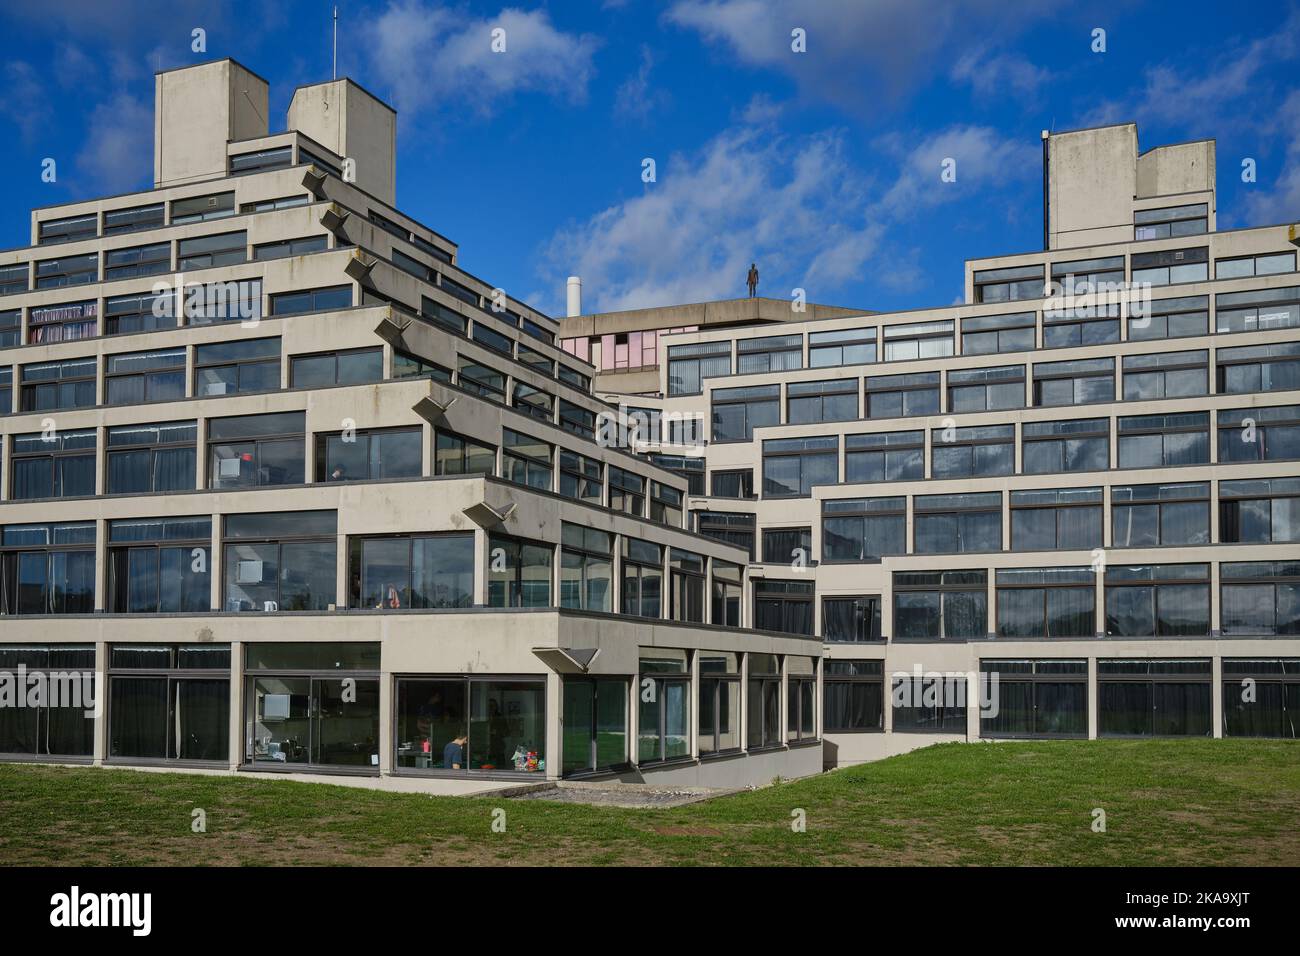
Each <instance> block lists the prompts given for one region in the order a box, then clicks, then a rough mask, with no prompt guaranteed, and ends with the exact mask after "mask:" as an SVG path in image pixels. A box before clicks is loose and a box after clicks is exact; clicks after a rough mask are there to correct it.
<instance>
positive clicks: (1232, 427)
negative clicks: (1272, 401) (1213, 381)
mask: <svg viewBox="0 0 1300 956" xmlns="http://www.w3.org/2000/svg"><path fill="white" fill-rule="evenodd" d="M1296 458H1300V406H1296V405H1288V406H1275V407H1273V408H1236V409H1226V410H1223V411H1220V412H1219V461H1220V462H1224V463H1226V462H1234V461H1290V460H1293V459H1296Z"/></svg>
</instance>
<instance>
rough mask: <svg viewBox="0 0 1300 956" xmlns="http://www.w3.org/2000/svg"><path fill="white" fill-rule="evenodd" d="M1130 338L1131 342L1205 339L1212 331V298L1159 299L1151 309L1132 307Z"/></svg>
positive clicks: (1129, 327)
mask: <svg viewBox="0 0 1300 956" xmlns="http://www.w3.org/2000/svg"><path fill="white" fill-rule="evenodd" d="M1128 309H1129V319H1128V338H1129V341H1130V342H1140V341H1145V340H1150V339H1177V338H1185V337H1187V336H1192V335H1206V334H1208V333H1209V331H1210V297H1209V296H1208V295H1192V296H1183V297H1181V298H1177V299H1156V300H1154V301H1153V302H1152V303H1151V305H1150V308H1145V307H1144V306H1143V304H1142V303H1141V302H1140V301H1138V302H1132V303H1129V306H1128Z"/></svg>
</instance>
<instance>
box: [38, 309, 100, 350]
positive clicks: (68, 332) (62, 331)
mask: <svg viewBox="0 0 1300 956" xmlns="http://www.w3.org/2000/svg"><path fill="white" fill-rule="evenodd" d="M98 316H99V303H98V302H93V301H92V302H69V303H65V304H63V305H42V306H35V305H34V306H32V307H31V308H30V309H29V310H28V312H27V342H28V344H29V345H45V344H49V343H52V342H76V341H79V340H81V339H89V338H93V337H94V336H95V335H96V334H97V333H96V331H95V329H96V326H97V325H98V321H97V320H98Z"/></svg>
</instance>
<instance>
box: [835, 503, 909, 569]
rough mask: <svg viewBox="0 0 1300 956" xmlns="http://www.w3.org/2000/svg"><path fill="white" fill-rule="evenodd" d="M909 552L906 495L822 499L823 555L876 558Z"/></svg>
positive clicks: (864, 559) (836, 559)
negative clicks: (903, 496)
mask: <svg viewBox="0 0 1300 956" xmlns="http://www.w3.org/2000/svg"><path fill="white" fill-rule="evenodd" d="M906 553H907V499H906V498H833V499H832V498H828V499H825V500H823V501H822V559H823V560H825V561H876V560H879V559H880V558H881V557H882V556H884V555H887V554H906Z"/></svg>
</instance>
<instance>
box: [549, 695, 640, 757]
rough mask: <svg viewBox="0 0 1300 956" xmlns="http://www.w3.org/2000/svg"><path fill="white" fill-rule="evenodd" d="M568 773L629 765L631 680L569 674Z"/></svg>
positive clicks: (566, 706) (565, 741)
mask: <svg viewBox="0 0 1300 956" xmlns="http://www.w3.org/2000/svg"><path fill="white" fill-rule="evenodd" d="M562 693H563V698H564V739H563V742H562V743H563V747H564V762H563V765H562V766H561V768H560V772H561V773H562V774H564V776H566V777H567V776H573V775H575V774H584V773H595V772H597V771H601V770H613V769H615V768H618V767H623V766H625V765H626V764H627V699H628V698H627V681H626V680H623V679H622V678H593V679H587V678H580V677H566V678H565V679H564V684H563V692H562Z"/></svg>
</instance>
